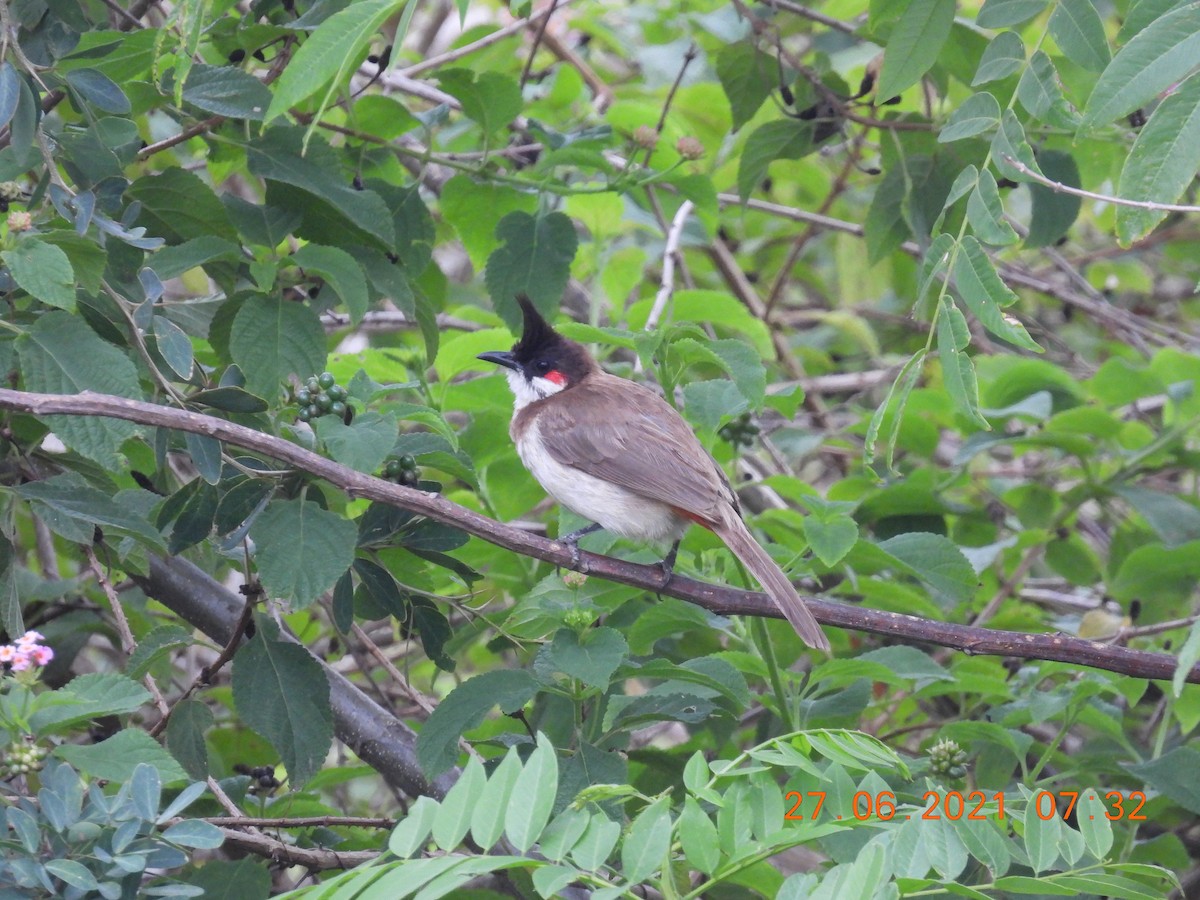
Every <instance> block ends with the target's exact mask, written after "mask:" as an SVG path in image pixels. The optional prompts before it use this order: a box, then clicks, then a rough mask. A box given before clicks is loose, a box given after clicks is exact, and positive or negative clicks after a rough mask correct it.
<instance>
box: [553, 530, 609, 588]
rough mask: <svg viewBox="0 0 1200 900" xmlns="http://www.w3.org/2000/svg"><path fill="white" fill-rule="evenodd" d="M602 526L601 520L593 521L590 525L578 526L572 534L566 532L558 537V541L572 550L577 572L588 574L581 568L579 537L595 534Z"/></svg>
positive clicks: (573, 567) (572, 558)
mask: <svg viewBox="0 0 1200 900" xmlns="http://www.w3.org/2000/svg"><path fill="white" fill-rule="evenodd" d="M600 528H601V526H600V523H599V522H593V523H592V524H591V525H588V526H587V527H585V528H577V529H576V530H575V531H572V532H571V533H570V534H564V535H562V536H561V537H560V538H558V543H560V544H566V546H567V549H568V550H570V551H571V569H572V570H574V571H576V572H580V571H582V572H584V574H585V575H586V574H587V572H586V570H584V569H581V568H580V563H581V560H580V559H579V539H580V538H581V537H584V536H585V535H589V534H593V533H594V532H597V531H599V530H600Z"/></svg>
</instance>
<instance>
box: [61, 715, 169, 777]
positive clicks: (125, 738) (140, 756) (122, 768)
mask: <svg viewBox="0 0 1200 900" xmlns="http://www.w3.org/2000/svg"><path fill="white" fill-rule="evenodd" d="M53 755H54V756H56V757H58V758H59V759H62V760H65V761H66V762H68V763H70V764H71V765H72V766H74V767H75V768H76V769H78V770H80V771H81V772H86V773H87V774H89V775H91V776H92V777H94V778H102V779H104V780H105V781H115V782H117V783H118V784H123V783H124V782H126V781H128V780H129V779H130V778H131V777H133V772H134V769H136V768H137V767H138V766H139V765H141V764H142V763H149V764H150V765H152V766H154V768H155V769H157V770H158V776H159V778H161V779H162V782H163V784H173V783H175V782H177V781H186V780H187V773H186V772H184V771H183V769H182V768H180V766H179V763H177V762H176V761H175V758H174V757H173V756H171V754H170V753H168V752H167V751H166V750H164V749H163V748H162V747H160V746H159V745H158V742H157V741H155V740H154V738H152V737H150V735H148V734H146V732H144V731H142V730H141V729H138V728H125V729H122V730H121V731H118V732H117V733H116V734H114V735H113V736H112V737H110V738H108V739H107V740H106V741H103V742H101V743H99V744H86V745H83V744H62V745H60V746H59V747H56V748H55V749H54V751H53Z"/></svg>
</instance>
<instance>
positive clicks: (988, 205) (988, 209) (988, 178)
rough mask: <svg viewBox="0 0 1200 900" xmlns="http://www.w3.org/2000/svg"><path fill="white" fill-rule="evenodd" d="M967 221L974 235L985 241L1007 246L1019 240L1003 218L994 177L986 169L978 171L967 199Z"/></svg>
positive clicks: (1002, 207)
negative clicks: (977, 177) (973, 186)
mask: <svg viewBox="0 0 1200 900" xmlns="http://www.w3.org/2000/svg"><path fill="white" fill-rule="evenodd" d="M967 221H968V222H970V223H971V229H972V230H973V231H974V232H975V235H976V237H978V238H979V239H980V240H981V241H983V242H985V243H988V244H995V245H997V246H1007V245H1008V244H1015V243H1016V242H1017V241H1018V240H1020V239H1019V238H1018V237H1017V233H1016V232H1015V231H1013V227H1012V226H1011V225H1009V224H1008V222H1007V221H1006V220H1005V218H1004V205H1003V204H1002V203H1001V202H1000V190H999V188H998V187H997V185H996V178H995V176H994V175H992V173H991V172H990V171H988V170H987V169H984V170H983V171H982V172H980V173H979V179H978V181H977V182H976V183H975V189H974V190H973V191H971V196H970V199H968V200H967Z"/></svg>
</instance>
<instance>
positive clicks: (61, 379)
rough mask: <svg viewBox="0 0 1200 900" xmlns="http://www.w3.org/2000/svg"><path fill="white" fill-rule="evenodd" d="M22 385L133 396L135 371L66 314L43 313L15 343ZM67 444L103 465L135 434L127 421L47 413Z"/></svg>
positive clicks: (34, 388) (113, 349)
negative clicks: (50, 414)
mask: <svg viewBox="0 0 1200 900" xmlns="http://www.w3.org/2000/svg"><path fill="white" fill-rule="evenodd" d="M17 351H18V354H19V355H20V358H21V373H22V376H23V378H24V383H25V388H26V390H30V391H40V392H43V393H48V394H78V393H80V392H82V391H88V390H91V391H97V392H99V393H104V394H116V395H117V396H118V397H129V398H137V397H139V396H140V394H141V391H140V389H139V387H138V380H137V370H136V369H135V368H134V365H133V363H132V362H131V361H130V360H129V358H128V357H127V356H126V355H125V354H124V353H122V352H121V351H120V350H118V349H117V348H116V347H114V346H113V345H112V344H110V343H108V342H107V341H104V340H101V339H100V337H99V336H98V335H97V334H96V333H95V332H94V331H92V329H90V328H89V327H88V326H87V324H85V323H84V322H83V320H81V319H79V318H77V317H75V316H72V315H69V314H68V313H65V312H52V313H48V314H46V315H44V316H41V317H40V318H39V319H38V320H37V321H36V322H35V323H34V324H33V327H32V328H30V329H29V330H28V331H27V332H26V333H25V334H24V335H23V336H22V337H21V338H19V339H18V341H17ZM44 420H45V422H46V424H47V425H48V426H49V427H50V428H51V429H52V430H53V431H54V433H55V434H57V435H58V436H59V437H60V438H62V440H63V443H65V444H66V445H67V446H69V447H71V448H73V449H75V450H78V451H79V452H80V453H83V454H84V455H85V456H87V457H89V458H91V459H94V460H95V461H96V462H99V463H101V464H102V465H105V466H107V465H111V464H112V463H113V458H114V456H115V454H116V452H117V450H118V449H119V448H120V446H121V444H123V443H124V442H125V441H126V440H127V439H128V438H131V437H133V436H134V435H135V434H136V433H137V427H136V426H135V425H134V424H133V423H131V422H123V421H120V420H118V419H107V418H100V417H96V416H45V417H44Z"/></svg>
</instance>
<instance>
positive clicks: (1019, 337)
mask: <svg viewBox="0 0 1200 900" xmlns="http://www.w3.org/2000/svg"><path fill="white" fill-rule="evenodd" d="M954 283H955V286H956V287H957V288H958V293H959V295H960V296H961V297H962V299H963V303H965V304H966V306H967V308H968V309H969V310H970V311H971V313H972V314H973V315H974V316H975V318H977V319H978V320H979V322H980V324H982V325H983V327H984V328H986V329H987V330H988V331H989V332H990V333H991V334H994V335H995V336H996V337H998V338H1000V339H1002V340H1005V341H1008V342H1009V343H1011V344H1013V345H1015V346H1017V347H1021V348H1023V349H1025V350H1033V351H1035V352H1038V353H1040V352H1042V348H1041V347H1040V346H1039V345H1038V344H1037V342H1036V341H1034V339H1033V338H1031V337H1030V336H1029V333H1028V332H1027V331H1026V330H1025V326H1024V325H1022V324H1021V323H1020V322H1018V321H1017V320H1016V319H1013V318H1009V317H1006V316H1005V314H1004V313H1003V312H1002V311H1001V309H1002V307H1006V306H1011V305H1012V304H1013V303H1015V302H1016V300H1017V295H1016V294H1014V293H1013V292H1012V291H1010V290H1009V289H1008V287H1007V286H1006V285H1005V284H1004V282H1003V281H1001V280H1000V276H999V275H997V274H996V269H995V267H994V266H993V265H992V261H991V259H989V258H988V255H987V253H986V252H984V249H983V247H981V246H980V245H979V241H977V240H976V239H975V238H973V237H971V236H970V235H967V236H966V237H964V238H963V240H962V245H961V246H960V247H959V252H958V257H957V258H956V259H955V261H954Z"/></svg>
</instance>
